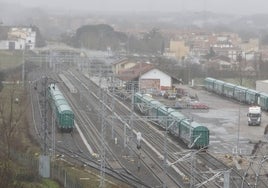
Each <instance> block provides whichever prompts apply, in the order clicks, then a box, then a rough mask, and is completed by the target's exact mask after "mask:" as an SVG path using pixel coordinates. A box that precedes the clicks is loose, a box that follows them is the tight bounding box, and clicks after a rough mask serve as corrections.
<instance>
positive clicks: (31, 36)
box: [0, 27, 36, 50]
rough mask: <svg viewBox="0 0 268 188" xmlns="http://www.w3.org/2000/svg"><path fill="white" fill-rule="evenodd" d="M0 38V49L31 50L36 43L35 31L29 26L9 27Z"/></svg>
mask: <svg viewBox="0 0 268 188" xmlns="http://www.w3.org/2000/svg"><path fill="white" fill-rule="evenodd" d="M6 33H7V34H6V37H5V38H1V41H0V49H1V50H24V49H30V50H33V49H34V48H35V45H36V32H35V31H33V30H32V28H31V27H11V28H9V30H8V31H6Z"/></svg>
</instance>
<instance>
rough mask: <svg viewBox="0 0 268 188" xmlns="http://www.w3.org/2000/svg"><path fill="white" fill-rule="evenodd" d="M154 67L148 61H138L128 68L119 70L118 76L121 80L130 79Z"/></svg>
mask: <svg viewBox="0 0 268 188" xmlns="http://www.w3.org/2000/svg"><path fill="white" fill-rule="evenodd" d="M154 68H155V67H154V65H152V64H150V63H138V64H137V65H135V66H134V67H132V68H130V69H127V70H124V71H121V72H120V73H119V74H118V78H119V79H120V80H123V81H131V80H134V79H136V78H138V77H139V76H140V75H142V74H144V73H146V72H148V71H150V70H152V69H154Z"/></svg>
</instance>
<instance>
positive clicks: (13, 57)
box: [0, 50, 23, 70]
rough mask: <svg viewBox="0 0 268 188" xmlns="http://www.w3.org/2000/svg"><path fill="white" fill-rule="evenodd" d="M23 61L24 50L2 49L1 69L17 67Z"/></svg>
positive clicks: (0, 52)
mask: <svg viewBox="0 0 268 188" xmlns="http://www.w3.org/2000/svg"><path fill="white" fill-rule="evenodd" d="M22 63H23V55H22V51H5V50H4V51H3V50H0V70H6V69H10V68H14V67H17V66H19V65H21V64H22Z"/></svg>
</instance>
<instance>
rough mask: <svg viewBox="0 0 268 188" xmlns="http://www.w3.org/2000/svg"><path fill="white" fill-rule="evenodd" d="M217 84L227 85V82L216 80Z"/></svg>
mask: <svg viewBox="0 0 268 188" xmlns="http://www.w3.org/2000/svg"><path fill="white" fill-rule="evenodd" d="M215 83H221V84H223V83H226V82H224V81H222V80H216V79H215Z"/></svg>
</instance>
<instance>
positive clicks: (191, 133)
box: [134, 93, 209, 149]
mask: <svg viewBox="0 0 268 188" xmlns="http://www.w3.org/2000/svg"><path fill="white" fill-rule="evenodd" d="M134 108H135V110H137V111H139V112H141V113H142V114H143V115H145V116H148V118H151V120H152V121H154V122H155V123H156V125H158V126H160V127H161V128H163V129H167V130H168V132H169V133H170V134H172V135H174V136H175V137H176V138H178V139H180V140H182V141H183V142H184V143H185V144H186V145H187V147H189V148H196V149H199V148H207V147H208V145H209V130H208V128H207V127H205V126H203V125H201V124H199V123H197V122H195V121H192V120H190V119H189V118H187V117H185V116H184V115H183V114H181V113H180V112H178V111H177V110H174V109H172V108H169V107H167V106H165V105H163V104H162V103H160V102H159V101H156V100H154V99H153V98H152V97H150V96H148V95H146V94H141V93H136V94H135V95H134Z"/></svg>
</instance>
